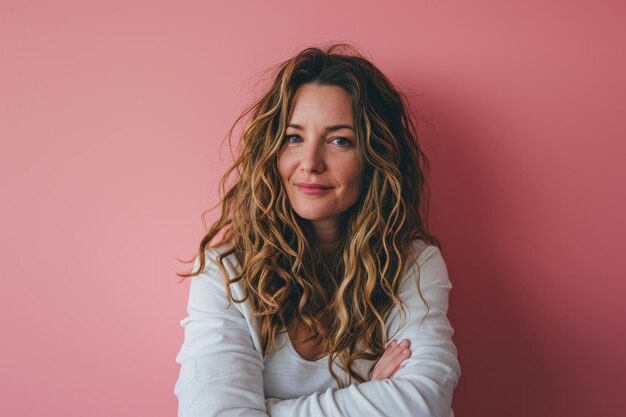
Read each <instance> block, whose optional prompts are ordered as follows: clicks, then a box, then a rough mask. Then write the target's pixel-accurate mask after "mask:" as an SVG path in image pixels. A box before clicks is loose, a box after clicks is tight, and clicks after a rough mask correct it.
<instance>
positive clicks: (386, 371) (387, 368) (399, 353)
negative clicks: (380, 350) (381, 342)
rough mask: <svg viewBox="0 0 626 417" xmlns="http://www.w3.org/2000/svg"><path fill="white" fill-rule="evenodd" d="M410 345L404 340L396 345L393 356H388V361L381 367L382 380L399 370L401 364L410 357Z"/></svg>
mask: <svg viewBox="0 0 626 417" xmlns="http://www.w3.org/2000/svg"><path fill="white" fill-rule="evenodd" d="M410 345H411V344H410V342H409V341H408V340H405V341H403V342H402V343H401V344H400V345H398V347H397V348H396V349H395V352H393V354H391V355H389V358H388V361H387V362H386V363H385V364H384V365H382V366H381V372H380V374H381V375H383V378H391V376H392V375H393V374H395V373H396V372H397V370H398V369H399V368H400V365H401V364H402V362H404V361H405V360H406V359H408V358H409V357H410V356H411V350H410V349H409V347H410Z"/></svg>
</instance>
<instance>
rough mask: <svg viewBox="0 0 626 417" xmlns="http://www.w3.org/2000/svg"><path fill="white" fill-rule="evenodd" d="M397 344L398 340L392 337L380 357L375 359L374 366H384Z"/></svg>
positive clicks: (380, 367)
mask: <svg viewBox="0 0 626 417" xmlns="http://www.w3.org/2000/svg"><path fill="white" fill-rule="evenodd" d="M397 345H398V340H397V339H393V340H392V341H391V343H389V344H388V345H387V347H386V348H385V351H384V352H383V354H382V355H381V357H380V358H378V361H376V367H377V368H378V369H379V370H380V369H382V367H384V366H386V365H387V363H388V362H389V359H390V356H389V355H390V354H391V353H392V352H393V350H394V348H395V347H396V346H397Z"/></svg>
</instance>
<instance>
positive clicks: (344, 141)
mask: <svg viewBox="0 0 626 417" xmlns="http://www.w3.org/2000/svg"><path fill="white" fill-rule="evenodd" d="M330 141H331V142H335V143H336V144H337V145H340V146H350V145H352V141H351V140H350V139H346V138H344V137H341V136H335V137H333V138H332V139H331V140H330Z"/></svg>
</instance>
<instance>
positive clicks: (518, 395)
mask: <svg viewBox="0 0 626 417" xmlns="http://www.w3.org/2000/svg"><path fill="white" fill-rule="evenodd" d="M401 85H411V83H410V82H409V83H404V84H401ZM408 90H409V91H419V88H417V87H416V88H410V87H409V89H408ZM409 101H410V103H411V106H412V108H413V110H414V112H415V114H417V115H418V131H419V133H420V134H421V137H420V140H421V141H422V143H423V144H424V150H425V152H426V153H427V155H428V156H429V160H430V163H431V178H430V188H431V212H430V217H429V220H430V224H431V228H432V230H433V233H434V234H435V235H436V236H437V237H439V238H440V240H441V242H442V245H443V251H442V253H443V256H444V259H445V260H446V264H447V266H448V271H449V275H450V279H451V281H452V284H453V290H452V292H451V295H450V311H449V318H450V321H451V323H452V326H453V327H454V329H455V336H454V341H455V344H456V345H457V348H458V351H459V361H460V363H461V371H462V375H461V379H460V381H459V386H458V387H457V389H456V391H455V397H454V401H453V409H454V410H455V413H456V414H457V415H461V416H482V417H492V416H493V417H496V416H497V417H501V416H510V417H527V416H530V415H532V416H538V415H543V414H542V413H545V412H546V411H547V410H546V403H545V397H546V396H549V395H550V394H551V393H552V392H553V387H554V386H555V385H556V384H557V381H555V380H554V378H553V375H554V374H555V373H554V369H552V370H551V369H550V368H551V364H550V363H548V362H547V361H546V360H542V355H541V341H540V340H538V333H537V332H536V331H534V330H533V329H536V328H537V326H541V324H540V323H533V322H532V321H530V320H529V316H528V314H527V311H528V309H529V308H532V307H531V306H530V305H525V302H524V299H525V298H526V296H528V293H526V294H523V293H520V292H519V291H520V288H522V289H523V286H524V284H525V282H527V280H528V277H526V276H523V275H524V274H523V272H522V271H521V270H520V268H519V265H520V263H523V262H528V261H529V260H530V259H532V254H529V253H524V251H519V252H518V253H510V250H509V251H505V250H503V249H502V247H501V245H500V243H501V242H504V241H507V242H513V241H515V239H516V236H514V234H515V233H516V232H515V231H519V230H520V225H519V223H518V224H517V225H516V226H515V227H514V228H511V227H509V226H510V225H511V224H512V223H511V222H518V221H519V219H520V217H518V214H519V210H520V208H521V207H523V205H522V204H521V203H522V202H520V201H517V200H518V199H520V198H521V196H520V195H516V190H514V189H511V188H510V187H508V185H507V181H506V179H507V175H509V174H510V167H507V166H506V163H507V162H506V158H501V156H502V153H506V152H507V150H506V146H507V142H508V141H510V140H515V139H514V138H507V137H495V136H496V135H498V133H497V130H496V129H493V128H492V127H491V126H490V118H487V117H484V114H485V113H483V112H484V111H486V110H485V108H484V107H482V106H481V104H480V103H477V102H476V96H474V95H472V97H467V94H466V93H464V92H447V93H445V94H443V95H441V96H437V97H435V96H431V95H422V96H413V97H409ZM481 114H482V115H483V116H482V117H480V115H481ZM487 114H489V113H487ZM490 117H494V116H493V114H492V113H491V114H490ZM509 152H510V151H509ZM503 159H504V160H503ZM530 230H533V229H530V228H529V231H528V233H529V234H530V233H531V231H530ZM529 255H530V256H529ZM535 278H536V277H535ZM535 285H536V284H535ZM533 317H536V316H533ZM549 402H550V401H549V400H548V403H549Z"/></svg>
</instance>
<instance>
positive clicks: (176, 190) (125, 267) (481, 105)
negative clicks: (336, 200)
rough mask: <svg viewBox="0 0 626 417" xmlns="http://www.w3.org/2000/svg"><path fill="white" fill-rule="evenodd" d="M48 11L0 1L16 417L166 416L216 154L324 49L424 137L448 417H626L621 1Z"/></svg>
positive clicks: (4, 267) (2, 160) (9, 403)
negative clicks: (444, 313)
mask: <svg viewBox="0 0 626 417" xmlns="http://www.w3.org/2000/svg"><path fill="white" fill-rule="evenodd" d="M39 3H40V4H35V3H34V2H18V1H16V0H4V1H3V2H2V5H0V51H1V52H0V77H1V78H0V106H1V107H0V136H1V139H2V141H1V147H0V170H1V172H0V174H1V175H0V181H1V182H2V184H1V185H2V196H3V197H2V204H1V208H0V210H1V211H2V213H1V216H0V236H1V241H0V244H1V248H0V249H1V253H2V263H1V264H0V272H1V276H2V291H1V292H0V297H1V300H0V306H1V307H0V308H2V314H1V315H0V320H1V322H0V325H1V326H2V328H3V329H4V337H3V338H2V343H1V344H0V349H1V355H0V364H1V365H2V369H3V370H2V372H0V385H1V386H0V388H1V389H0V396H1V397H0V415H11V416H34V415H47V416H64V417H74V416H90V417H98V416H107V417H109V416H112V415H115V416H152V417H157V416H164V417H165V416H172V415H175V413H176V406H177V403H176V399H175V397H174V394H173V386H174V382H175V380H176V377H177V374H178V365H177V364H176V363H175V362H174V358H175V355H176V353H177V352H178V349H179V348H180V343H181V341H182V330H181V329H180V328H179V326H178V322H179V320H180V319H182V318H183V317H184V315H185V306H186V301H187V291H188V287H187V284H184V285H178V284H177V278H176V276H175V272H176V271H182V270H183V268H182V267H181V265H180V264H178V263H177V261H176V259H175V258H176V257H189V256H191V255H192V254H193V252H194V251H195V248H196V244H197V243H198V239H199V238H200V236H201V234H202V231H203V228H202V223H201V220H200V215H201V212H202V211H203V210H204V209H206V208H207V207H208V206H209V205H211V204H212V203H213V202H214V199H215V196H216V188H215V186H216V178H217V176H218V175H219V174H220V173H221V172H223V170H224V169H225V167H226V164H227V159H226V158H225V155H226V154H227V152H226V151H223V152H222V154H223V155H224V158H223V159H222V161H220V157H219V154H220V153H219V146H220V142H221V140H222V138H223V137H224V134H225V132H226V129H227V128H228V127H229V126H230V123H231V122H232V121H233V120H234V118H235V116H236V115H237V114H238V113H239V111H240V110H241V109H243V107H244V106H246V105H247V104H248V103H249V102H250V100H251V99H252V98H253V97H254V95H255V92H257V91H258V90H255V82H256V81H257V80H258V79H259V76H261V75H262V72H263V71H264V70H265V69H266V68H268V67H269V66H270V65H271V64H274V63H276V62H277V61H278V60H282V59H284V58H286V57H287V56H288V55H290V54H291V53H293V52H295V51H296V50H298V49H300V48H302V47H304V46H308V45H310V44H319V43H324V42H327V41H332V40H349V41H352V42H353V43H355V44H356V45H357V46H360V47H361V48H362V49H363V51H364V52H366V53H368V54H369V55H370V56H371V57H372V58H373V59H374V61H375V62H376V63H377V64H378V65H379V66H380V67H381V69H382V70H383V71H385V72H386V73H387V74H388V75H389V77H390V78H391V79H392V80H393V81H394V82H395V83H396V84H397V85H398V86H400V87H401V88H402V89H404V90H405V91H406V92H407V93H408V94H410V95H412V96H411V97H412V98H411V101H412V103H413V105H414V106H415V108H416V109H419V111H420V112H421V113H422V114H424V117H425V118H427V119H428V120H429V122H430V124H424V125H423V132H424V140H425V143H426V142H427V143H428V153H429V154H430V155H431V158H432V163H433V173H432V175H433V179H432V188H433V217H432V221H433V225H434V231H435V233H436V234H438V235H439V236H440V238H441V239H442V242H443V244H444V257H445V259H446V261H447V263H448V267H449V270H450V276H451V279H452V282H453V284H454V290H453V293H452V296H451V312H450V317H451V321H452V323H453V326H454V327H455V329H456V335H455V341H456V343H457V345H458V348H459V352H460V360H461V365H462V370H463V375H462V378H461V382H460V385H459V387H458V389H457V392H456V396H455V399H454V408H455V411H456V412H457V415H459V416H482V417H491V416H493V417H496V416H498V417H500V416H513V417H518V416H519V417H526V416H557V415H558V416H571V417H577V416H581V417H582V416H590V415H597V416H601V415H626V411H625V407H624V405H623V401H622V400H623V390H624V376H625V375H626V359H624V352H626V332H625V331H624V328H625V326H624V317H626V307H625V303H624V302H623V300H624V295H623V294H624V291H626V281H625V280H624V278H626V273H625V272H626V271H625V270H626V268H625V267H624V250H625V249H626V244H625V243H624V242H625V240H626V220H625V218H624V213H626V196H625V190H626V184H625V182H626V168H625V165H624V160H625V157H626V142H625V140H624V139H625V133H626V127H625V126H626V125H625V124H624V122H623V112H624V109H625V105H626V102H625V98H624V97H626V80H625V77H624V74H626V64H625V60H624V56H626V54H625V52H626V51H625V50H624V49H625V48H624V39H625V38H626V30H625V29H624V25H623V16H624V13H625V12H626V8H625V7H624V6H622V3H621V2H617V1H600V2H593V3H592V2H581V1H525V2H522V1H516V2H502V1H495V0H493V1H486V0H478V1H459V2H449V1H413V2H409V1H405V2H403V1H398V0H388V1H385V2H363V1H359V2H356V1H353V2H339V1H334V0H333V1H329V0H320V1H317V2H315V3H314V4H311V3H310V2H309V3H304V2H302V3H300V2H293V1H290V2H288V1H281V2H273V3H272V4H273V6H272V9H271V10H268V2H252V1H250V2H242V1H231V2H220V3H223V4H220V5H219V6H217V5H210V4H209V3H210V2H174V1H170V2H165V1H157V2H154V1H143V2H140V1H131V2H129V1H125V2H119V3H117V4H115V3H113V2H85V1H73V2H69V1H64V2H39ZM214 3H215V4H217V2H214ZM355 8H356V10H355ZM421 93H426V94H425V95H423V96H420V97H418V96H417V95H418V94H421Z"/></svg>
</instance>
